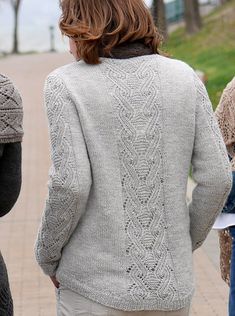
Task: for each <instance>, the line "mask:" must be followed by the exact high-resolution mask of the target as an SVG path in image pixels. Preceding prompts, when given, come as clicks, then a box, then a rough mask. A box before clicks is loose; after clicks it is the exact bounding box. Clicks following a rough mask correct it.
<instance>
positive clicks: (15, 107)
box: [0, 74, 23, 143]
mask: <svg viewBox="0 0 235 316" xmlns="http://www.w3.org/2000/svg"><path fill="white" fill-rule="evenodd" d="M22 121H23V108H22V100H21V97H20V94H19V92H18V91H17V90H16V88H15V87H14V85H13V84H12V82H11V81H10V79H9V78H7V77H6V76H3V75H1V74H0V143H15V142H20V141H22V138H23V127H22V123H23V122H22Z"/></svg>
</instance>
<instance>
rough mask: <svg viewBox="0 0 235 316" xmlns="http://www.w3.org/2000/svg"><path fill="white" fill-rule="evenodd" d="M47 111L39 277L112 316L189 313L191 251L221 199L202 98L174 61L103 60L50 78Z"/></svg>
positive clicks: (222, 159) (220, 167)
mask: <svg viewBox="0 0 235 316" xmlns="http://www.w3.org/2000/svg"><path fill="white" fill-rule="evenodd" d="M45 102H46V107H47V112H48V119H49V128H50V134H51V145H52V146H51V151H52V169H51V173H50V181H49V197H48V200H47V203H46V208H45V211H44V215H43V219H42V223H41V227H40V230H39V235H38V239H37V242H36V247H35V250H36V258H37V261H38V262H39V264H40V266H41V267H42V269H43V271H44V272H45V273H46V274H48V275H53V274H56V277H57V279H58V280H59V282H60V283H61V285H62V287H63V286H64V287H67V288H69V289H71V290H73V291H75V292H77V293H79V294H80V295H82V296H85V297H87V298H89V299H91V300H94V301H96V302H98V303H100V304H103V305H106V306H110V307H112V308H116V309H118V310H125V311H141V310H143V311H144V310H165V311H172V310H178V309H181V308H184V307H186V306H189V305H190V302H191V299H192V295H193V291H194V283H193V264H192V261H193V260H192V250H194V249H196V248H197V247H198V246H199V245H200V244H201V243H202V242H203V240H204V239H205V238H206V236H207V234H208V231H209V229H210V228H211V226H212V224H213V223H212V222H213V221H214V220H215V218H216V216H217V214H218V212H219V211H220V209H222V206H223V205H222V204H223V203H224V202H225V199H226V198H227V195H228V193H229V190H230V188H231V178H230V176H231V170H230V169H229V167H227V166H229V163H228V157H227V156H226V149H225V146H224V145H223V143H222V141H221V139H222V138H221V135H220V132H219V128H218V126H217V125H216V122H215V118H214V116H213V113H212V107H211V104H210V101H209V98H208V95H207V93H206V90H205V87H204V86H202V85H201V83H200V80H199V79H198V78H197V77H195V75H194V72H193V70H192V69H191V68H190V67H189V66H187V65H185V64H184V63H182V62H180V61H177V60H171V59H169V58H165V57H162V56H156V55H146V56H141V57H134V58H131V59H123V60H121V59H120V60H118V59H107V58H101V64H99V65H87V64H86V63H84V62H83V61H80V62H76V63H72V64H70V65H66V66H64V67H62V68H59V69H57V70H55V71H54V72H53V73H52V74H51V75H50V76H49V78H48V79H47V84H46V88H45ZM191 163H192V165H193V177H194V179H195V181H196V183H197V186H196V189H195V190H194V192H193V200H192V203H191V204H190V206H189V207H188V206H187V203H186V192H187V180H188V174H189V170H190V166H191Z"/></svg>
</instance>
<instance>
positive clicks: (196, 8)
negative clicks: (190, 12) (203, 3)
mask: <svg viewBox="0 0 235 316" xmlns="http://www.w3.org/2000/svg"><path fill="white" fill-rule="evenodd" d="M193 7H194V14H195V23H196V25H197V26H198V28H199V29H200V28H201V27H202V19H201V15H200V6H199V1H198V0H193Z"/></svg>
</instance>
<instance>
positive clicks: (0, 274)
mask: <svg viewBox="0 0 235 316" xmlns="http://www.w3.org/2000/svg"><path fill="white" fill-rule="evenodd" d="M22 120H23V108H22V100H21V97H20V94H19V92H18V91H17V90H16V88H15V87H14V85H13V84H12V82H11V81H10V80H9V79H8V78H7V77H6V76H4V75H0V217H2V216H5V215H6V214H7V213H9V212H10V210H11V209H12V207H13V206H14V204H15V202H16V201H17V198H18V196H19V193H20V188H21V141H22V137H23V128H22ZM0 315H1V316H11V315H13V302H12V296H11V291H10V286H9V281H8V275H7V269H6V265H5V262H4V260H3V257H2V255H1V252H0Z"/></svg>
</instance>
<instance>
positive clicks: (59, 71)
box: [46, 61, 85, 82]
mask: <svg viewBox="0 0 235 316" xmlns="http://www.w3.org/2000/svg"><path fill="white" fill-rule="evenodd" d="M84 64H85V63H84V62H83V61H76V62H72V63H70V64H67V65H64V66H61V67H59V68H56V69H55V70H53V71H52V72H51V73H49V75H48V76H47V78H46V82H47V81H49V80H53V79H54V80H58V81H61V82H63V79H64V78H65V77H67V76H72V75H73V74H74V73H76V74H77V75H79V69H81V68H82V67H84Z"/></svg>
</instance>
